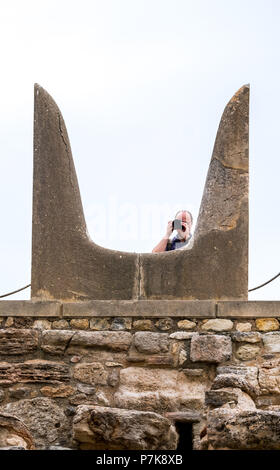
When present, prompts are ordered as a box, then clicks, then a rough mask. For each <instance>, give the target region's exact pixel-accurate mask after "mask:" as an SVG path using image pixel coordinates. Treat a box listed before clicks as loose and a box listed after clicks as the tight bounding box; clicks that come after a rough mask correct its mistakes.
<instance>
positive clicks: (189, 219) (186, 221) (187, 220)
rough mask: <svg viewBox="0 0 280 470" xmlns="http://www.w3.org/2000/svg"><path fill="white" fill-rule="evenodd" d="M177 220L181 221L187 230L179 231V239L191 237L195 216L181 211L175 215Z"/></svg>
mask: <svg viewBox="0 0 280 470" xmlns="http://www.w3.org/2000/svg"><path fill="white" fill-rule="evenodd" d="M175 219H179V220H181V223H182V225H183V227H184V228H185V230H182V229H177V233H178V236H179V238H181V239H184V240H185V239H186V238H188V237H189V235H190V232H191V228H192V223H193V216H192V214H191V213H190V212H189V211H186V210H181V211H178V212H177V213H176V214H175Z"/></svg>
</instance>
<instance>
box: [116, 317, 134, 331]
mask: <svg viewBox="0 0 280 470" xmlns="http://www.w3.org/2000/svg"><path fill="white" fill-rule="evenodd" d="M131 324H132V319H131V318H127V317H124V318H120V317H116V318H114V319H113V321H112V324H111V330H130V329H131Z"/></svg>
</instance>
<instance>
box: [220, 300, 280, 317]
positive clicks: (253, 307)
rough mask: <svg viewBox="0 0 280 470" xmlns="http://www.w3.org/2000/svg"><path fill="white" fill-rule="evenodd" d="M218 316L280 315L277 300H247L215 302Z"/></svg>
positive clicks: (279, 302) (279, 304)
mask: <svg viewBox="0 0 280 470" xmlns="http://www.w3.org/2000/svg"><path fill="white" fill-rule="evenodd" d="M217 317H218V318H221V317H223V318H258V317H261V318H273V317H280V301H279V300H248V301H220V302H217Z"/></svg>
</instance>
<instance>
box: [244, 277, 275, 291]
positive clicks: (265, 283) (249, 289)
mask: <svg viewBox="0 0 280 470" xmlns="http://www.w3.org/2000/svg"><path fill="white" fill-rule="evenodd" d="M278 276H280V273H278V274H276V276H274V277H273V278H272V279H269V281H267V282H265V283H264V284H261V285H260V286H258V287H254V289H249V290H248V292H252V290H256V289H260V288H261V287H263V286H266V284H269V283H270V282H271V281H274V279H276V278H277V277H278Z"/></svg>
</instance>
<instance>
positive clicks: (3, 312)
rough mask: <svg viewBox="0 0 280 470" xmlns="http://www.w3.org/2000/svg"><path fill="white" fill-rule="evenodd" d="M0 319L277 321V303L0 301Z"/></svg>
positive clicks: (278, 314) (278, 306)
mask: <svg viewBox="0 0 280 470" xmlns="http://www.w3.org/2000/svg"><path fill="white" fill-rule="evenodd" d="M0 317H54V318H79V317H138V318H139V317H140V318H147V317H148V318H149V317H150V318H151V317H154V318H161V317H163V318H164V317H172V318H174V317H175V318H176V317H177V318H179V317H182V318H243V319H244V318H274V317H277V318H280V301H277V300H272V301H269V300H264V301H262V300H261V301H259V300H257V301H255V300H254V301H239V300H237V301H215V300H92V301H87V302H86V301H85V302H60V301H56V300H44V301H43V300H1V301H0Z"/></svg>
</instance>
